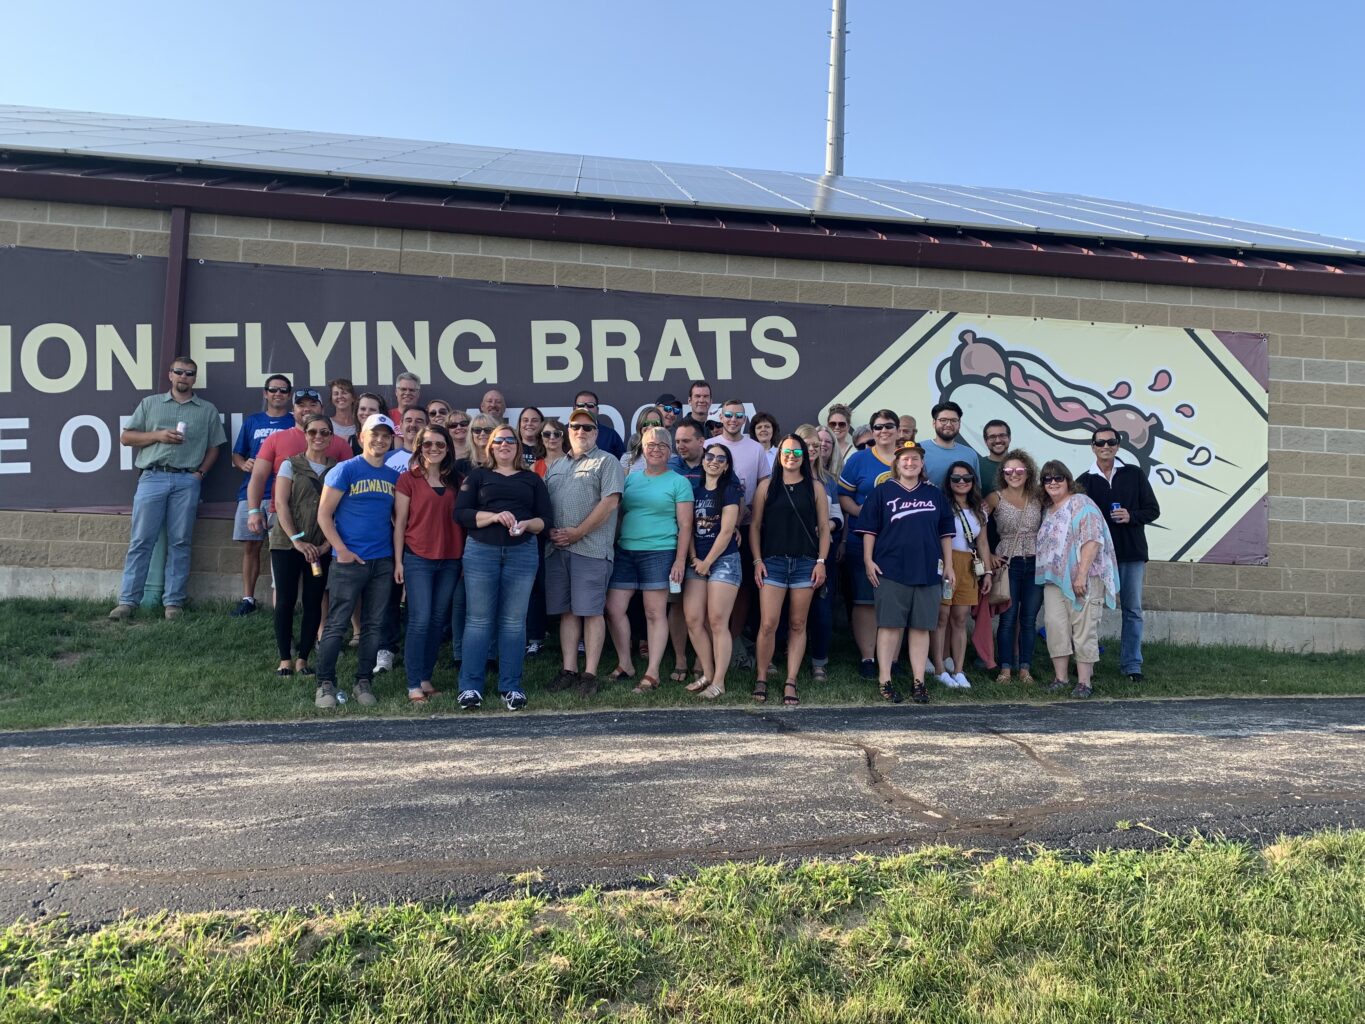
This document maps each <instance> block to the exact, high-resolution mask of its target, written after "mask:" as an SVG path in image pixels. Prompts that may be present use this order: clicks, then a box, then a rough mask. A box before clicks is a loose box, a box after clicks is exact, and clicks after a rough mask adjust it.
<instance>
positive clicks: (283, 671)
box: [275, 668, 294, 676]
mask: <svg viewBox="0 0 1365 1024" xmlns="http://www.w3.org/2000/svg"><path fill="white" fill-rule="evenodd" d="M293 674H294V670H293V669H292V668H277V669H276V670H275V675H277V676H292V675H293Z"/></svg>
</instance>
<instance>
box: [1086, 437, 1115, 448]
mask: <svg viewBox="0 0 1365 1024" xmlns="http://www.w3.org/2000/svg"><path fill="white" fill-rule="evenodd" d="M1090 443H1091V444H1092V445H1094V446H1095V447H1096V448H1117V447H1118V446H1119V439H1118V438H1117V437H1102V438H1100V439H1099V440H1098V441H1091V442H1090Z"/></svg>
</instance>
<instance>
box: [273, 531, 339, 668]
mask: <svg viewBox="0 0 1365 1024" xmlns="http://www.w3.org/2000/svg"><path fill="white" fill-rule="evenodd" d="M331 564H332V556H331V555H323V556H322V558H320V559H319V560H318V565H320V566H322V575H321V576H314V575H313V567H312V566H311V565H309V564H308V560H307V559H306V558H304V557H303V556H302V555H301V554H299V553H298V552H297V551H295V550H294V549H293V548H289V549H287V550H284V551H275V550H272V551H271V552H270V568H271V570H272V571H273V572H274V574H275V646H276V647H277V648H279V652H280V661H288V660H289V659H290V658H291V657H298V658H303V659H305V660H306V659H307V657H308V655H309V654H311V653H312V652H313V646H314V644H316V643H317V639H318V627H319V626H320V625H321V624H322V595H323V594H325V593H326V592H327V567H328V566H329V565H331ZM300 582H302V589H303V624H302V625H301V626H300V627H299V642H298V648H297V651H298V653H297V654H295V653H294V646H293V644H294V640H293V637H292V636H291V635H290V634H292V633H293V631H294V603H295V602H296V601H297V600H298V597H299V589H300Z"/></svg>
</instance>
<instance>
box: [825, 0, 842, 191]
mask: <svg viewBox="0 0 1365 1024" xmlns="http://www.w3.org/2000/svg"><path fill="white" fill-rule="evenodd" d="M833 2H834V9H833V17H832V19H831V23H830V30H829V115H828V117H827V118H826V121H825V173H826V174H843V173H844V50H845V47H846V40H845V35H846V25H847V22H846V20H845V17H844V0H833Z"/></svg>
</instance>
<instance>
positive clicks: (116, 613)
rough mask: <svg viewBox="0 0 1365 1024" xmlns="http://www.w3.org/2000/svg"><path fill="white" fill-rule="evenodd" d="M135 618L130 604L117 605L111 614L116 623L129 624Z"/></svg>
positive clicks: (110, 616)
mask: <svg viewBox="0 0 1365 1024" xmlns="http://www.w3.org/2000/svg"><path fill="white" fill-rule="evenodd" d="M132 617H133V606H132V605H130V604H116V605H114V610H113V611H111V612H110V613H109V618H111V619H112V620H113V621H115V622H127V621H128V620H129V619H131V618H132Z"/></svg>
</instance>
